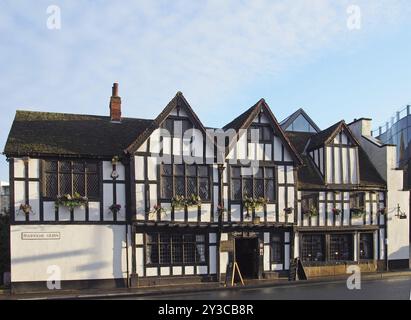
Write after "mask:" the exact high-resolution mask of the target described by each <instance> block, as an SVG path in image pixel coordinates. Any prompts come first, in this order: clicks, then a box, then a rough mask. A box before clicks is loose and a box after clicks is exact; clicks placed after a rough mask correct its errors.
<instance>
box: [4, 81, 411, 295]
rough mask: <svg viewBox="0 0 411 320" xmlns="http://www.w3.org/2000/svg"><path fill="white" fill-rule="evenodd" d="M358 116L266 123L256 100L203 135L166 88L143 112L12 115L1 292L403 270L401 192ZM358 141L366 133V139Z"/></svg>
mask: <svg viewBox="0 0 411 320" xmlns="http://www.w3.org/2000/svg"><path fill="white" fill-rule="evenodd" d="M369 127H370V123H369V121H368V120H366V119H362V120H358V121H355V122H353V123H351V124H349V125H347V124H346V123H345V122H344V121H340V122H338V123H336V124H335V125H333V126H331V127H329V128H327V129H325V130H322V131H321V130H320V129H319V128H318V126H317V125H315V123H314V122H313V121H312V120H311V119H310V118H309V117H308V115H307V114H306V113H305V112H304V111H303V110H298V111H297V112H296V113H294V114H293V115H291V116H290V117H288V118H287V119H286V120H285V121H283V122H282V123H281V125H280V124H279V123H278V122H277V120H276V118H275V116H274V114H273V113H272V111H271V109H270V107H269V106H268V104H267V103H266V102H265V101H264V100H263V99H262V100H260V101H258V102H257V103H256V104H255V105H254V106H252V107H251V108H249V109H248V110H246V111H245V112H244V113H242V114H241V115H239V116H238V117H237V118H235V119H234V120H233V121H231V122H230V123H228V124H227V125H225V126H223V127H222V129H215V128H207V127H205V126H204V124H203V123H202V122H201V120H200V119H199V118H198V117H197V115H196V114H195V112H194V111H193V109H192V108H191V106H190V105H189V103H188V102H187V101H186V99H185V98H184V96H183V94H182V93H180V92H179V93H177V95H176V96H175V97H174V98H173V99H172V100H171V101H170V102H169V104H168V105H167V106H166V107H165V109H164V110H163V111H162V112H161V113H160V114H159V115H158V116H157V117H156V118H155V119H153V120H150V119H134V118H125V117H122V114H121V99H120V97H119V96H118V85H117V84H114V85H113V92H112V96H111V99H110V115H109V116H92V115H73V114H58V113H46V112H28V111H18V112H17V113H16V117H15V119H14V122H13V125H12V128H11V131H10V134H9V137H8V141H7V144H6V147H5V152H4V153H5V155H6V156H7V159H8V161H9V164H10V173H11V175H10V186H11V187H10V196H11V205H10V210H11V213H12V214H11V220H12V222H11V278H12V279H11V281H12V288H13V290H14V291H22V290H26V289H27V288H29V287H31V288H34V287H35V288H38V289H47V283H48V282H50V281H56V280H61V281H62V283H61V286H62V287H64V288H69V287H70V288H73V287H80V288H82V287H98V286H99V287H119V286H123V287H124V286H152V285H158V284H167V283H173V284H178V283H193V282H205V281H224V280H225V276H226V274H227V270H228V269H227V268H228V266H231V265H232V263H233V262H237V264H238V265H239V268H240V270H241V273H242V275H243V276H244V277H245V278H258V279H261V278H278V277H282V276H288V274H289V271H290V263H291V262H292V260H293V259H294V258H300V259H301V261H302V262H303V264H304V266H305V268H306V272H307V274H308V276H309V277H314V276H321V275H330V274H339V273H345V271H346V268H347V266H348V265H351V264H355V265H358V266H360V267H361V268H362V269H363V270H366V271H369V272H374V271H376V270H379V269H382V270H383V269H386V268H408V262H409V251H408V248H409V244H408V237H409V235H408V232H409V231H408V220H409V211H408V203H409V193H408V192H404V191H402V190H403V186H402V172H401V171H400V170H393V165H392V161H393V159H394V158H395V147H392V146H389V145H383V144H381V143H376V142H375V141H374V140H373V139H369V138H368V136H369V135H370V130H369ZM369 141H371V142H369Z"/></svg>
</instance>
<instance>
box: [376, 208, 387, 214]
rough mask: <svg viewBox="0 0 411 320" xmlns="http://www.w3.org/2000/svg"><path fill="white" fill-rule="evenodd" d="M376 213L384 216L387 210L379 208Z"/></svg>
mask: <svg viewBox="0 0 411 320" xmlns="http://www.w3.org/2000/svg"><path fill="white" fill-rule="evenodd" d="M378 213H379V214H381V215H384V214H386V213H387V208H380V209H378Z"/></svg>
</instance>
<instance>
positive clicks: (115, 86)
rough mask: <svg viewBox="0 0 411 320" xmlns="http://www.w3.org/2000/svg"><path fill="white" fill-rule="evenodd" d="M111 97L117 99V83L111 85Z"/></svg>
mask: <svg viewBox="0 0 411 320" xmlns="http://www.w3.org/2000/svg"><path fill="white" fill-rule="evenodd" d="M112 96H113V97H118V83H117V82H114V83H113V90H112Z"/></svg>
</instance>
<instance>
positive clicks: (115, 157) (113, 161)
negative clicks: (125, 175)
mask: <svg viewBox="0 0 411 320" xmlns="http://www.w3.org/2000/svg"><path fill="white" fill-rule="evenodd" d="M119 161H120V158H119V157H118V156H114V157H113V159H111V164H112V165H113V166H115V165H117V164H118V163H119Z"/></svg>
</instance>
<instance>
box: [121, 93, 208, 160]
mask: <svg viewBox="0 0 411 320" xmlns="http://www.w3.org/2000/svg"><path fill="white" fill-rule="evenodd" d="M171 118H174V119H175V118H178V119H180V118H181V121H182V123H185V124H186V128H187V123H189V124H192V125H193V126H194V127H195V128H197V129H198V130H200V131H201V132H202V133H203V134H205V133H206V130H205V128H204V126H203V124H202V123H201V121H200V119H199V118H198V117H197V115H196V114H195V112H194V111H193V109H192V108H191V106H190V105H189V103H188V102H187V100H186V99H185V98H184V96H183V94H182V93H181V92H177V94H176V95H175V97H174V98H173V99H172V100H171V101H170V102H169V103H168V104H167V106H166V107H165V108H164V109H163V111H162V112H161V113H160V114H159V115H158V116H157V118H156V119H155V120H154V121H153V124H152V126H150V127H149V128H147V129H146V130H145V131H144V132H143V134H141V135H140V136H138V137H137V138H136V139H135V140H134V142H133V143H132V144H130V145H129V147H128V148H127V149H126V150H125V151H126V152H128V153H130V154H133V153H135V152H136V151H138V150H140V149H141V148H143V147H144V145H145V144H147V141H148V139H149V137H150V136H151V135H152V134H153V133H154V134H157V133H155V132H158V133H160V131H159V130H158V129H160V128H162V127H164V125H165V126H167V125H168V126H169V128H170V129H171V128H174V124H173V125H171V124H170V123H168V124H167V123H166V124H165V122H166V121H167V120H168V119H171ZM183 120H184V121H183ZM168 122H170V121H168ZM156 130H157V131H156ZM173 130H174V129H173Z"/></svg>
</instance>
